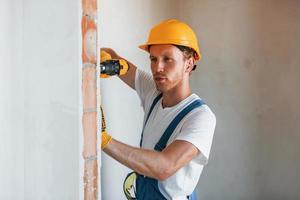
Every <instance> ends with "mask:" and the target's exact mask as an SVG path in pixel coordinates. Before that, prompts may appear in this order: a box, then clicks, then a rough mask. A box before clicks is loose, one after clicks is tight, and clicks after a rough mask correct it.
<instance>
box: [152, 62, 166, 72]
mask: <svg viewBox="0 0 300 200" xmlns="http://www.w3.org/2000/svg"><path fill="white" fill-rule="evenodd" d="M164 68H165V66H164V63H163V62H162V61H160V60H157V61H156V63H155V64H154V70H155V72H163V71H164Z"/></svg>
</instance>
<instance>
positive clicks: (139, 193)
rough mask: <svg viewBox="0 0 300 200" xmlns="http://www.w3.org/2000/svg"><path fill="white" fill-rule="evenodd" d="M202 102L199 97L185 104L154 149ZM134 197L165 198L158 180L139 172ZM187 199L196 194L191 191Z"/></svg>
mask: <svg viewBox="0 0 300 200" xmlns="http://www.w3.org/2000/svg"><path fill="white" fill-rule="evenodd" d="M161 97H162V94H160V95H158V96H157V97H156V98H155V99H154V101H153V103H152V105H151V107H150V110H149V112H148V115H147V118H146V120H145V124H144V127H143V131H142V136H141V141H140V147H141V146H142V142H143V132H144V128H145V126H146V124H147V121H148V119H149V116H150V114H151V112H152V110H153V108H154V106H155V105H156V104H157V102H158V101H159V100H160V99H161ZM202 104H203V102H202V101H201V100H199V99H197V100H195V101H193V102H192V103H190V104H189V105H188V106H186V107H185V108H184V109H183V110H182V111H181V112H180V113H179V114H178V115H177V116H176V117H175V118H174V119H173V120H172V122H171V123H170V125H169V126H168V127H167V129H166V130H165V132H164V134H163V135H162V136H161V138H160V140H159V141H158V142H157V144H156V145H155V147H154V149H155V150H156V151H162V150H163V149H164V148H165V147H166V145H167V142H168V140H169V138H170V137H171V135H172V133H173V131H174V130H175V128H176V127H177V125H178V124H179V122H180V121H181V120H182V119H183V118H184V117H185V116H186V115H187V114H188V113H189V112H190V111H192V110H193V109H194V108H197V107H200V106H201V105H202ZM136 199H137V200H166V198H165V197H164V196H163V195H162V194H161V192H160V191H159V188H158V181H157V180H156V179H153V178H150V177H146V176H143V175H141V174H137V179H136ZM187 199H188V200H196V194H195V192H193V193H192V194H191V195H189V196H187Z"/></svg>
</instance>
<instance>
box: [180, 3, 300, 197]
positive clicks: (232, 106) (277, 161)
mask: <svg viewBox="0 0 300 200" xmlns="http://www.w3.org/2000/svg"><path fill="white" fill-rule="evenodd" d="M177 5H178V7H177V10H178V12H179V18H181V19H182V20H185V21H187V22H188V23H190V24H191V26H193V27H194V28H195V30H196V32H197V34H198V36H199V38H200V43H201V48H202V52H203V60H202V61H201V62H200V64H199V68H198V70H197V71H196V73H195V74H194V75H193V77H192V85H193V88H194V90H195V91H196V92H197V93H198V94H199V95H200V96H201V97H203V98H204V99H205V100H207V101H208V103H209V104H210V105H211V107H212V109H213V110H214V111H215V113H216V116H217V128H216V133H215V138H214V142H213V146H212V152H211V153H212V154H211V157H210V162H209V164H208V166H207V167H206V168H205V169H204V172H203V174H202V177H201V179H200V183H199V185H198V194H199V196H200V199H224V200H227V199H228V200H239V199H249V200H250V199H261V200H264V199H278V200H279V199H299V198H300V192H299V179H300V175H299V171H300V159H299V158H300V146H299V144H300V134H299V133H300V132H299V130H300V124H299V121H300V112H299V111H300V94H299V92H298V90H299V87H300V68H299V66H300V56H299V55H300V26H299V24H300V12H299V10H300V1H293V0H285V1H279V0H264V1H261V0H251V1H248V0H229V1H218V0H212V1H211V0H210V1H207V0H191V1H183V0H180V1H179V3H178V4H177Z"/></svg>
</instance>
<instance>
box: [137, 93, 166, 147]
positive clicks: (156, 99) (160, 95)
mask: <svg viewBox="0 0 300 200" xmlns="http://www.w3.org/2000/svg"><path fill="white" fill-rule="evenodd" d="M161 97H162V93H160V94H159V95H158V96H157V97H155V99H154V100H153V102H152V104H151V107H150V109H149V112H148V115H147V118H146V120H145V123H144V126H143V131H142V135H141V140H140V147H142V143H143V134H144V129H145V126H146V124H147V122H148V119H149V117H150V114H151V113H152V110H153V108H154V106H155V105H156V104H157V102H158V101H159V100H160V99H161Z"/></svg>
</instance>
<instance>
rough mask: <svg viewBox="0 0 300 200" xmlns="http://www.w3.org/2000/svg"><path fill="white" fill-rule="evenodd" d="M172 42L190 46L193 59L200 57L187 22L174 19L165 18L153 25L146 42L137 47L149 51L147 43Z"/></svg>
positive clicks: (194, 35)
mask: <svg viewBox="0 0 300 200" xmlns="http://www.w3.org/2000/svg"><path fill="white" fill-rule="evenodd" d="M155 44H174V45H181V46H186V47H190V48H192V49H193V50H194V51H195V52H196V55H195V56H194V58H195V60H200V59H201V53H200V49H199V47H198V41H197V37H196V34H195V33H194V31H193V30H192V29H191V27H189V26H188V25H187V24H185V23H183V22H181V21H178V20H176V19H169V20H165V21H163V22H161V23H159V24H157V25H156V26H154V27H153V28H152V29H151V31H150V33H149V37H148V41H147V42H146V44H143V45H140V46H139V48H141V49H143V50H145V51H148V52H149V48H148V47H149V45H155Z"/></svg>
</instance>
